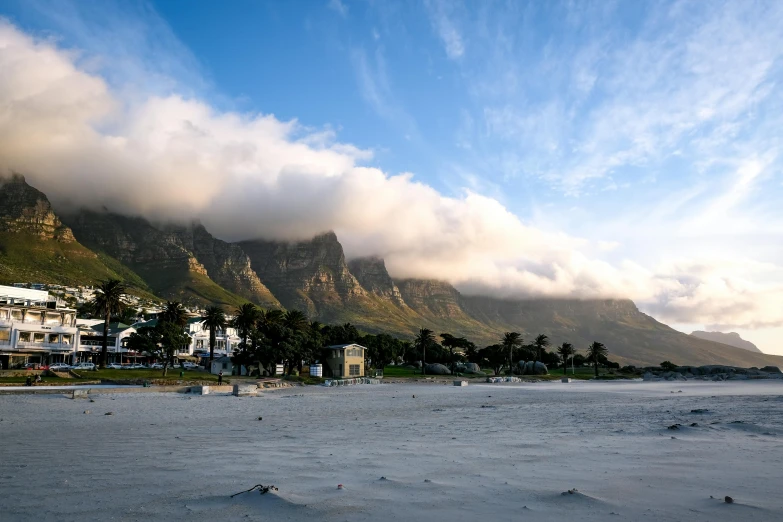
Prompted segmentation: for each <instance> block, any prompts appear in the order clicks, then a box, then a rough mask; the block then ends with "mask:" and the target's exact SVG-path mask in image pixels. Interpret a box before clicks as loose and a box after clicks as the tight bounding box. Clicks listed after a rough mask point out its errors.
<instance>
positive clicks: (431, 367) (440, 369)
mask: <svg viewBox="0 0 783 522" xmlns="http://www.w3.org/2000/svg"><path fill="white" fill-rule="evenodd" d="M426 371H427V373H429V374H430V375H450V374H451V370H449V369H448V368H446V367H445V366H443V365H442V364H438V363H435V364H428V365H427V370H426Z"/></svg>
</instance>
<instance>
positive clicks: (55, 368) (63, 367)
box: [49, 363, 71, 372]
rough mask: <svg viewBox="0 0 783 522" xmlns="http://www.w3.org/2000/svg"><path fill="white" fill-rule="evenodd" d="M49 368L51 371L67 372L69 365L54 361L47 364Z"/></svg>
mask: <svg viewBox="0 0 783 522" xmlns="http://www.w3.org/2000/svg"><path fill="white" fill-rule="evenodd" d="M49 369H50V370H51V371H53V372H67V371H68V370H70V369H71V367H70V366H69V365H67V364H65V363H54V364H52V365H51V366H49Z"/></svg>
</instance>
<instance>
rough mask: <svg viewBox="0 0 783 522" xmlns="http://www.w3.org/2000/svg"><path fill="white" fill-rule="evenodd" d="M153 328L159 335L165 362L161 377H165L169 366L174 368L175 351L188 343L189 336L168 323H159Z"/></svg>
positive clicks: (177, 326)
mask: <svg viewBox="0 0 783 522" xmlns="http://www.w3.org/2000/svg"><path fill="white" fill-rule="evenodd" d="M155 328H156V329H157V330H158V334H159V335H160V346H161V350H162V353H161V355H163V356H164V360H165V361H166V362H165V363H164V364H163V376H164V377H165V376H166V372H167V371H168V368H169V366H171V367H172V368H173V367H174V355H175V354H176V353H177V350H179V349H180V348H182V347H183V346H187V345H188V344H189V343H190V336H189V335H188V334H186V333H185V331H184V330H183V329H182V326H180V325H178V324H176V323H173V322H170V321H163V322H159V323H158V324H157V325H156V326H155Z"/></svg>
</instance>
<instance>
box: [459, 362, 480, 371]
mask: <svg viewBox="0 0 783 522" xmlns="http://www.w3.org/2000/svg"><path fill="white" fill-rule="evenodd" d="M464 366H465V370H463V371H464V372H465V373H481V367H480V366H479V365H478V364H476V363H465V364H464Z"/></svg>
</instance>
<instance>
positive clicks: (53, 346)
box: [16, 341, 73, 352]
mask: <svg viewBox="0 0 783 522" xmlns="http://www.w3.org/2000/svg"><path fill="white" fill-rule="evenodd" d="M16 347H17V348H37V349H39V350H43V349H49V350H66V351H69V352H70V351H72V350H73V345H70V344H67V343H36V342H34V341H17V343H16Z"/></svg>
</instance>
